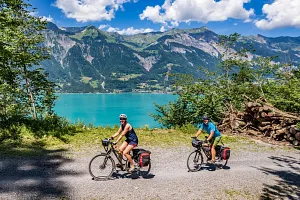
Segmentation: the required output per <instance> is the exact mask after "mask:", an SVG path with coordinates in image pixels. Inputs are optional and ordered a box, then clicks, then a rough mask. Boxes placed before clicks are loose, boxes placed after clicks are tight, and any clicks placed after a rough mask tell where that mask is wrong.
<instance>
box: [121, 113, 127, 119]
mask: <svg viewBox="0 0 300 200" xmlns="http://www.w3.org/2000/svg"><path fill="white" fill-rule="evenodd" d="M119 118H125V119H127V116H126V115H125V114H120V116H119Z"/></svg>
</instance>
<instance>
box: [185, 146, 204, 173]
mask: <svg viewBox="0 0 300 200" xmlns="http://www.w3.org/2000/svg"><path fill="white" fill-rule="evenodd" d="M202 163H203V156H202V154H201V152H199V151H194V152H192V153H191V154H190V155H189V157H188V160H187V167H188V169H189V171H192V172H194V171H199V170H200V169H201V165H202Z"/></svg>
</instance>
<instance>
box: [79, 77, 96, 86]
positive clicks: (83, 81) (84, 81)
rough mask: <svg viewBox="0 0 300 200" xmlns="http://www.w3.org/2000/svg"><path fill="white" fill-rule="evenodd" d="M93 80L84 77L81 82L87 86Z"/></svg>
mask: <svg viewBox="0 0 300 200" xmlns="http://www.w3.org/2000/svg"><path fill="white" fill-rule="evenodd" d="M92 79H93V78H91V77H87V76H83V77H81V79H80V81H81V82H82V83H85V84H87V83H89V82H90V80H92Z"/></svg>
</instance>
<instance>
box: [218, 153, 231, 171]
mask: <svg viewBox="0 0 300 200" xmlns="http://www.w3.org/2000/svg"><path fill="white" fill-rule="evenodd" d="M215 161H216V162H215V166H216V167H217V168H220V169H223V168H224V167H225V166H226V165H227V162H228V160H224V159H223V157H222V155H221V154H219V153H218V154H217V155H216V159H215Z"/></svg>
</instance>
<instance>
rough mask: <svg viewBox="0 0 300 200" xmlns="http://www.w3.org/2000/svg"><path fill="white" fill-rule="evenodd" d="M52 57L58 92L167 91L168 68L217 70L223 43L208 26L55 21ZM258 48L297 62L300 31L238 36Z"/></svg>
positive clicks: (48, 67) (49, 32)
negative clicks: (121, 29) (129, 27)
mask: <svg viewBox="0 0 300 200" xmlns="http://www.w3.org/2000/svg"><path fill="white" fill-rule="evenodd" d="M43 34H44V37H45V45H46V46H47V47H49V48H50V50H51V58H50V59H48V60H45V61H43V62H42V67H43V68H44V69H45V71H46V72H48V73H49V78H50V79H51V80H52V81H54V82H55V83H57V85H58V86H59V87H58V89H57V90H58V92H70V93H81V92H84V93H89V92H150V91H152V92H153V91H154V92H155V91H156V92H162V91H164V92H166V91H169V90H170V87H169V86H170V84H172V81H173V79H172V77H171V76H170V74H175V73H185V74H192V75H194V76H195V77H199V76H201V75H202V74H201V72H200V71H199V67H200V66H201V67H205V68H208V69H209V70H211V71H214V70H216V68H217V65H218V62H219V60H220V56H221V53H224V48H223V47H222V46H220V45H218V38H219V35H218V34H216V33H214V32H213V31H211V30H209V29H208V28H207V27H201V28H194V29H172V30H169V31H166V32H151V33H141V34H136V35H127V36H126V35H120V34H118V33H110V32H104V31H102V30H99V29H98V28H96V27H94V26H85V27H63V28H62V27H60V28H59V27H57V26H56V25H55V24H53V23H51V22H49V23H48V24H47V29H46V30H45V31H44V32H43ZM239 42H241V43H245V44H248V45H251V46H252V47H253V48H254V49H255V50H256V51H255V54H253V53H252V54H251V55H249V58H250V59H251V58H252V57H254V56H278V58H277V59H276V61H277V62H282V63H287V62H292V63H293V64H294V65H299V63H300V37H276V38H270V37H265V36H262V35H257V36H247V37H246V36H242V37H241V39H240V40H239Z"/></svg>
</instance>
